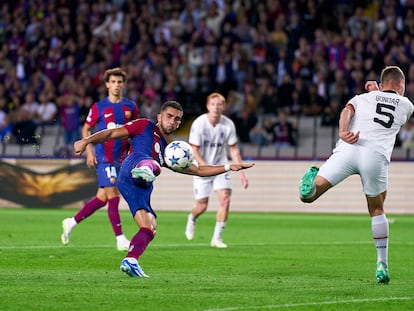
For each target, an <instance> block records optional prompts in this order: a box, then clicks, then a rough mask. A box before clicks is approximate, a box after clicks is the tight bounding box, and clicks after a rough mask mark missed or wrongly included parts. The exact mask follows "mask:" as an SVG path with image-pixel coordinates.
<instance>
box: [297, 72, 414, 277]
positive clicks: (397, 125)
mask: <svg viewBox="0 0 414 311" xmlns="http://www.w3.org/2000/svg"><path fill="white" fill-rule="evenodd" d="M366 89H367V90H369V91H370V92H369V93H365V94H362V95H357V96H355V97H353V98H351V99H350V100H349V102H348V104H347V105H346V106H345V108H344V109H343V110H342V112H341V116H340V120H339V138H340V139H339V140H338V142H337V145H336V148H335V149H334V150H333V154H332V155H331V156H330V157H329V159H328V160H327V161H326V162H325V163H324V164H323V165H322V166H321V167H320V169H318V168H317V167H314V166H313V167H311V168H310V169H309V170H308V171H307V172H306V173H305V175H304V176H303V177H302V180H301V182H300V185H299V193H300V199H301V200H302V201H303V202H305V203H310V202H313V201H315V200H316V199H318V198H319V197H320V196H321V195H322V194H323V193H325V192H326V191H327V190H328V189H330V188H332V187H333V186H335V185H337V184H338V183H340V182H341V181H343V180H344V179H345V178H347V177H349V176H351V175H354V174H358V175H360V178H361V182H362V188H363V191H364V193H365V196H366V200H367V204H368V212H369V215H370V216H371V229H372V236H373V239H374V243H375V246H376V249H377V270H376V281H377V282H378V283H384V284H386V283H388V282H389V281H390V275H389V271H388V235H389V226H388V220H387V217H386V215H385V212H384V201H385V197H386V193H387V188H388V167H389V163H390V160H391V154H392V151H393V148H394V144H395V139H396V136H397V134H398V132H399V130H400V129H401V127H402V126H403V125H404V124H405V123H406V122H407V121H408V120H409V119H410V117H411V115H412V114H413V110H414V108H413V104H412V102H411V101H410V100H409V99H408V98H407V97H404V92H405V76H404V73H403V72H402V70H401V69H400V68H398V67H397V66H388V67H385V68H384V69H383V70H382V72H381V83H380V87H378V85H377V84H376V82H375V81H369V82H367V84H366Z"/></svg>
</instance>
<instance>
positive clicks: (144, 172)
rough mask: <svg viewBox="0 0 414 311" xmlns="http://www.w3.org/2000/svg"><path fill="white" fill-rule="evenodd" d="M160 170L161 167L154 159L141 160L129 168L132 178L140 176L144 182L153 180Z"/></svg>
mask: <svg viewBox="0 0 414 311" xmlns="http://www.w3.org/2000/svg"><path fill="white" fill-rule="evenodd" d="M160 172H161V168H160V166H159V164H158V163H157V162H155V161H154V160H142V161H140V162H139V163H138V164H137V165H136V166H135V168H133V169H132V170H131V174H132V177H133V178H141V179H142V180H144V181H146V182H153V181H154V180H155V178H156V176H158V175H159V174H160Z"/></svg>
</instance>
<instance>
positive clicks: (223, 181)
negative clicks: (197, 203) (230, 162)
mask: <svg viewBox="0 0 414 311" xmlns="http://www.w3.org/2000/svg"><path fill="white" fill-rule="evenodd" d="M193 186H194V197H195V199H196V200H199V199H204V198H207V197H209V196H210V194H211V192H212V191H213V190H214V191H216V190H219V189H231V180H230V174H229V173H228V172H226V173H223V174H219V175H217V176H211V177H198V176H195V177H194V178H193Z"/></svg>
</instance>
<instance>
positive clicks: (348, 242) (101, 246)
mask: <svg viewBox="0 0 414 311" xmlns="http://www.w3.org/2000/svg"><path fill="white" fill-rule="evenodd" d="M365 244H367V245H368V244H369V245H370V244H372V241H369V240H368V241H347V242H343V241H332V242H297V243H293V242H278V243H235V244H233V243H232V244H231V246H232V247H237V246H242V247H243V246H246V247H250V246H256V247H258V246H272V245H275V246H277V245H365ZM392 245H414V242H413V241H400V242H392ZM205 246H209V244H208V243H207V242H206V243H191V242H188V243H172V244H156V243H153V244H151V248H154V247H155V248H177V247H180V248H183V247H205ZM49 248H51V249H55V248H68V249H70V248H81V249H83V248H89V249H91V248H92V249H96V248H114V246H113V245H112V244H93V245H89V244H75V243H73V244H71V245H68V246H65V245H62V244H59V243H57V244H55V245H11V246H3V245H0V250H6V249H49Z"/></svg>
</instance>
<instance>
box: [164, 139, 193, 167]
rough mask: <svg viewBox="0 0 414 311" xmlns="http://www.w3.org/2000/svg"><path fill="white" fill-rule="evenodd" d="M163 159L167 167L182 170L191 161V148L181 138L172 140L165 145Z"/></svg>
mask: <svg viewBox="0 0 414 311" xmlns="http://www.w3.org/2000/svg"><path fill="white" fill-rule="evenodd" d="M164 160H165V163H166V164H167V166H168V167H169V168H171V169H173V170H174V171H178V172H179V171H182V170H184V169H186V168H187V167H189V166H190V165H191V163H193V161H194V153H193V149H192V148H191V146H190V145H189V144H188V143H187V142H185V141H183V140H174V141H172V142H171V143H169V144H168V145H167V147H165V151H164Z"/></svg>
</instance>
